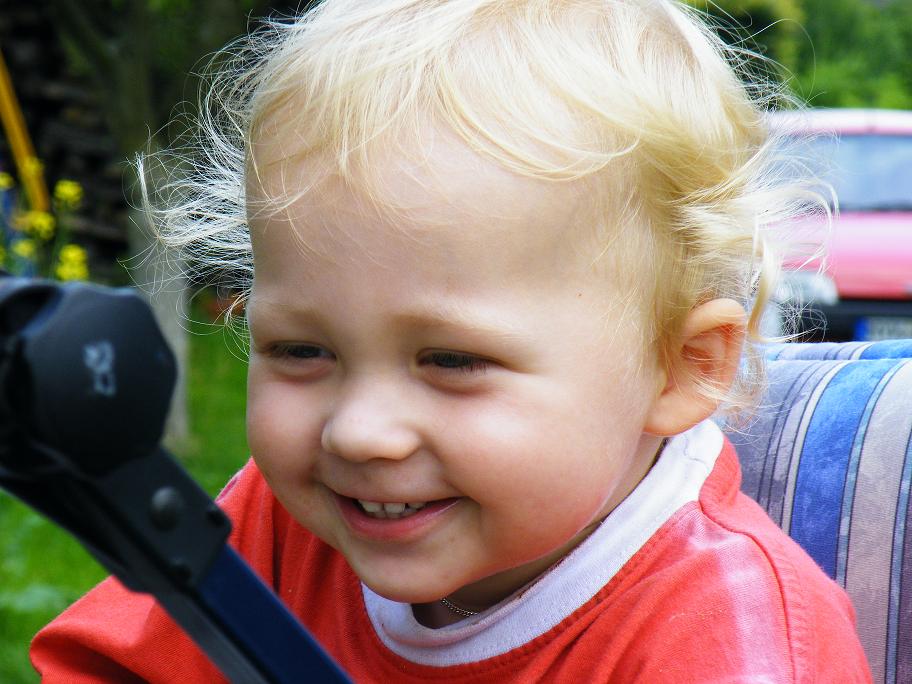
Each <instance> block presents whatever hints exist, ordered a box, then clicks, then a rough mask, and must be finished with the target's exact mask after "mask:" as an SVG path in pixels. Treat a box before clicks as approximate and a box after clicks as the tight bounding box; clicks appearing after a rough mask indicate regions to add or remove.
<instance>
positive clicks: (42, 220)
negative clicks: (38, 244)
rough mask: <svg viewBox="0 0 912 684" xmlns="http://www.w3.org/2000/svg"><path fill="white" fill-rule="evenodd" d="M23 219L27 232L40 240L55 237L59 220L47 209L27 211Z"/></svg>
mask: <svg viewBox="0 0 912 684" xmlns="http://www.w3.org/2000/svg"><path fill="white" fill-rule="evenodd" d="M21 221H22V224H23V226H24V227H25V232H26V233H28V234H29V235H31V236H33V237H37V238H38V239H39V240H43V241H45V242H47V241H48V240H50V239H51V238H52V237H54V228H55V227H56V225H57V221H56V220H55V219H54V216H53V215H52V214H49V213H48V212H46V211H27V212H25V214H24V215H23V216H22V219H21Z"/></svg>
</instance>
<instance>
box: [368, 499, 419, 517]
mask: <svg viewBox="0 0 912 684" xmlns="http://www.w3.org/2000/svg"><path fill="white" fill-rule="evenodd" d="M358 503H359V504H361V508H363V509H364V512H365V513H367V514H368V515H370V516H371V517H374V518H404V517H406V516H409V515H412V513H414V512H415V511H418V510H421V509H422V508H424V506H425V505H426V502H424V501H422V502H419V503H380V502H379V501H365V500H364V499H358Z"/></svg>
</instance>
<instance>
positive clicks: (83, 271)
mask: <svg viewBox="0 0 912 684" xmlns="http://www.w3.org/2000/svg"><path fill="white" fill-rule="evenodd" d="M54 273H55V275H56V276H57V279H58V280H86V279H87V278H88V277H89V268H88V267H87V266H86V265H85V264H64V263H59V264H57V268H56V269H54Z"/></svg>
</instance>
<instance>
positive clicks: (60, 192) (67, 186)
mask: <svg viewBox="0 0 912 684" xmlns="http://www.w3.org/2000/svg"><path fill="white" fill-rule="evenodd" d="M54 199H55V200H57V202H58V204H60V205H61V206H62V207H63V208H64V209H75V208H76V207H78V206H79V204H80V203H81V202H82V186H81V185H80V184H79V183H77V182H76V181H74V180H59V181H57V185H55V186H54Z"/></svg>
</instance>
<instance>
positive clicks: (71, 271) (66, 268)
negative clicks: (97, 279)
mask: <svg viewBox="0 0 912 684" xmlns="http://www.w3.org/2000/svg"><path fill="white" fill-rule="evenodd" d="M54 274H55V275H56V276H57V278H59V279H60V280H86V279H87V278H88V277H89V267H88V259H87V257H86V252H85V250H84V249H83V248H82V247H80V246H79V245H64V246H63V247H62V248H61V250H60V261H59V262H58V264H57V268H55V269H54Z"/></svg>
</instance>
